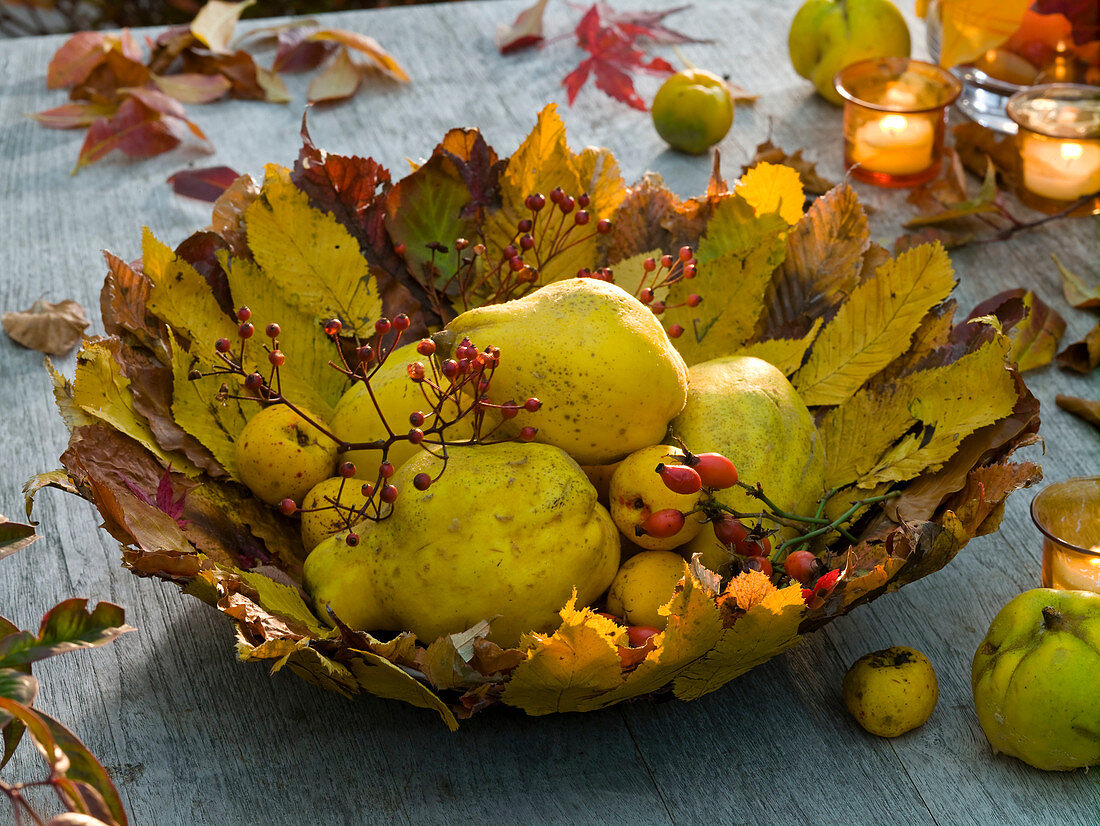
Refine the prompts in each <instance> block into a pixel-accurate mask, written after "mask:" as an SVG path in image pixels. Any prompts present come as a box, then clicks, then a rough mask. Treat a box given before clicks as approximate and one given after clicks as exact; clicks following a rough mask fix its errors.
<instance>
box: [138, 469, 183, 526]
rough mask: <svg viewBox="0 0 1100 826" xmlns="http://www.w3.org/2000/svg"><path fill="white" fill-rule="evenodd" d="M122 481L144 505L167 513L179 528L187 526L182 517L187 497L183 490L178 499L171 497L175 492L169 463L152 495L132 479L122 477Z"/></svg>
mask: <svg viewBox="0 0 1100 826" xmlns="http://www.w3.org/2000/svg"><path fill="white" fill-rule="evenodd" d="M123 481H124V482H125V483H126V487H128V488H129V489H130V492H131V493H132V494H134V496H136V497H137V498H138V499H140V500H141V501H142V502H144V503H145V504H146V505H149V506H150V507H153V508H156V509H157V510H158V511H161V512H162V513H166V514H168V516H170V517H172V518H173V519H174V520H175V521H176V524H177V525H179V526H180V528H186V527H187V525H188V522H187V520H186V519H184V518H183V507H184V501H185V500H186V499H187V491H184V492H183V493H182V494H180V498H179V499H173V498H172V497H173V495H174V494H175V490H174V489H173V488H172V466H171V465H169V466H168V467H167V468H166V469H165V471H164V475H163V476H161V477H160V482H159V484H158V485H157V491H156V493H155V494H153V495H152V496H150V495H149V494H147V493H146V492H145V491H143V490H142V489H141V488H139V487H138V486H137V485H136V484H134V482H133V480H131V479H129V478H124V479H123Z"/></svg>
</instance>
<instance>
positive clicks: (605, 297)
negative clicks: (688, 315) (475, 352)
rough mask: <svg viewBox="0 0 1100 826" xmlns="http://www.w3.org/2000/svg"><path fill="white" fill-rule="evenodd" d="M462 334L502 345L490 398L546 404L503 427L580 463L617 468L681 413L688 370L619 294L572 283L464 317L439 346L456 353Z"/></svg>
mask: <svg viewBox="0 0 1100 826" xmlns="http://www.w3.org/2000/svg"><path fill="white" fill-rule="evenodd" d="M464 336H468V337H469V338H470V340H471V341H472V342H473V343H474V344H475V345H476V346H478V347H479V348H484V347H485V346H487V345H494V346H496V347H499V348H500V353H501V355H500V366H499V367H498V368H497V369H496V372H495V373H494V375H493V383H492V387H491V389H490V396H491V397H492V399H493V400H494V401H497V402H505V401H509V400H514V401H518V402H520V403H522V402H523V400H524V399H526V398H530V397H535V398H538V399H539V400H540V401H541V402H542V408H541V409H540V410H539V411H538V412H536V413H527V414H521V415H519V416H517V417H516V418H514V419H511V420H509V421H507V422H505V427H506V432H508V433H510V434H512V435H514V434H515V433H516V432H518V430H519V428H521V427H523V426H525V425H531V426H534V427H536V428H538V434H537V435H536V437H535V438H536V440H537V441H540V442H543V443H545V444H551V445H555V446H557V447H560V448H561V449H562V450H564V451H566V452H567V453H568V454H569V455H570V456H572V457H573V458H574V459H576V460H577V461H578V462H580V463H581V464H582V465H600V464H607V463H610V462H614V461H616V460H618V459H621V458H622V457H623V456H626V455H627V454H628V453H631V452H633V451H635V450H637V449H638V448H641V447H645V446H647V445H652V444H656V443H657V442H660V441H662V440H663V439H664V437H665V433H666V431H667V430H668V423H669V421H670V420H671V419H672V417H673V416H675V415H676V414H677V413H679V412H680V411H681V410H682V409H683V407H684V401H685V399H686V398H687V367H686V366H685V364H684V360H683V358H681V356H680V354H679V353H678V352H677V351H676V349H675V348H674V347H673V346H672V342H671V341H670V340H669V338H668V335H667V334H666V333H665V330H664V328H663V327H662V326H661V323H660V322H659V321H658V320H657V318H656V316H654V315H653V313H652V312H650V310H649V309H647V308H646V307H645V305H643V304H642V303H641V302H640V301H638V300H637V299H636V298H634V297H633V296H632V295H630V294H629V293H627V292H626V291H625V290H623V289H621V288H620V287H617V286H615V285H614V284H609V283H607V282H605V281H600V280H599V279H595V278H568V279H565V280H563V281H556V282H554V283H553V284H548V285H546V286H545V287H541V288H540V289H538V290H535V291H534V292H532V293H531V294H530V295H526V296H524V297H523V298H520V299H516V300H515V301H507V302H505V303H503V304H494V305H490V306H487V307H479V308H477V309H474V310H469V311H467V312H465V313H462V314H461V315H459V316H458V317H457V318H455V319H454V320H453V321H451V323H450V324H448V325H447V328H446V330H444V331H443V333H441V334H438V337H437V341H438V343H439V344H440V345H441V349H443V350H444V351H447V352H453V349H454V348H455V347H457V345H458V343H459V342H460V341H461V340H462V338H463V337H464Z"/></svg>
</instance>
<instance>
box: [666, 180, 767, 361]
mask: <svg viewBox="0 0 1100 826" xmlns="http://www.w3.org/2000/svg"><path fill="white" fill-rule="evenodd" d="M787 229H788V226H787V223H786V221H784V220H783V219H782V218H781V217H779V216H778V215H777V214H775V213H768V214H766V215H762V216H757V215H756V214H755V213H754V211H753V208H752V206H751V205H749V203H748V202H747V201H745V200H743V199H742V198H740V197H737V196H734V197H732V198H726V199H724V200H723V201H721V202H720V203H719V205H718V206H717V207H716V208H715V212H714V217H712V218H711V222H710V224H709V225H708V227H707V235H706V237H704V238H703V240H702V242H701V243H700V244H699V250H698V253H697V255H696V260H697V261H698V264H697V267H696V276H695V278H692V279H686V278H685V279H680V280H679V281H677V282H676V283H675V284H673V285H672V287H671V288H670V289H669V293H668V299H667V300H668V303H669V309H668V310H666V311H665V313H664V314H663V315H662V316H661V321H662V323H663V324H664V325H665V327H666V329H667V328H668V327H669V326H671V325H673V324H679V325H680V326H681V327H683V328H684V332H683V334H682V335H681V336H680V337H679V338H677V339H675V340H674V341H673V343H674V345H675V347H676V349H677V350H679V352H680V355H682V356H683V357H684V360H685V361H686V362H687V363H688V364H689V365H691V364H698V363H699V362H703V361H709V360H710V359H713V358H718V357H719V356H728V355H731V354H733V353H735V352H737V350H739V349H741V347H742V346H744V345H745V343H746V342H748V341H749V340H750V339H751V338H752V337H753V333H754V330H755V328H756V322H757V319H758V318H759V317H760V313H761V311H762V309H763V306H764V294H765V291H766V290H767V287H768V283H769V282H770V280H771V276H772V271H773V270H775V268H776V266H778V264H779V263H780V262H781V261H782V260H783V255H784V253H785V250H786V246H785V240H784V235H785V233H786V231H787ZM718 249H722V250H726V251H725V252H722V253H721V254H716V252H717V250H718ZM692 293H695V294H697V295H699V296H701V298H702V301H701V303H700V304H699V305H698V306H696V307H689V306H686V304H685V302H686V301H687V299H688V296H689V295H691V294H692ZM676 305H680V306H676Z"/></svg>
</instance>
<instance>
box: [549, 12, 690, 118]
mask: <svg viewBox="0 0 1100 826" xmlns="http://www.w3.org/2000/svg"><path fill="white" fill-rule="evenodd" d="M667 13H670V12H666V13H665V14H667ZM606 15H611V17H610V19H607V17H606ZM663 16H664V14H662V13H660V12H651V13H644V12H643V13H636V14H633V15H620V14H618V13H616V12H614V11H613V10H612V9H611V8H610V7H608V6H607V5H606V4H604V3H594V4H593V5H592V6H591V8H589V9H588V11H586V12H585V14H584V17H582V18H581V21H580V23H578V24H577V28H576V35H577V44H578V45H579V46H580V47H581V48H582V49H584V50H585V51H586V52H588V54H589V57H587V58H585V59H584V60H582V61H581V62H580V65H579V66H577V68H576V69H574V70H573V71H572V72H570V73H569V74H568V75H566V77H565V79H564V80H562V85H563V86H564V87H565V90H566V93H567V94H568V99H569V103H570V105H572V103H573V101H574V100H576V97H577V93H578V92H580V90H581V87H582V86H584V84H585V82H586V81H587V80H588V78H589V76H590V75H591V76H593V77H595V80H596V88H597V89H600V90H601V91H603V92H606V93H607V94H608V95H610V96H611V97H613V98H615V100H618V101H622V102H623V103H625V104H627V105H628V106H632V107H633V108H635V109H640V110H642V111H643V112H644V111H646V108H647V107H646V105H645V101H643V100H642V99H641V98H640V97H639V96H638V93H637V92H636V91H635V89H634V79H633V77H632V73H633V72H637V71H642V72H648V73H650V74H657V75H660V74H667V75H670V74H674V73H675V71H676V70H675V69H674V68H673V67H672V65H671V64H670V63H669V62H668V61H667V60H664V59H663V58H660V57H650V56H649V55H648V54H646V53H645V51H644V50H642V49H640V48H638V47H637V45H636V41H637V40H639V39H649V40H652V41H653V42H662V40H661V38H664V37H666V36H667V35H666V34H664V32H667V31H670V30H667V29H665V28H664V27H663V26H659V25H658V26H657V27H656V30H654V28H653V27H652V26H648V25H645V23H649V22H654V21H659V20H660V19H661V18H662V17H663ZM638 21H641V22H638ZM672 34H675V32H673V33H672ZM663 42H667V41H663Z"/></svg>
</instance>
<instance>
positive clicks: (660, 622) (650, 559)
mask: <svg viewBox="0 0 1100 826" xmlns="http://www.w3.org/2000/svg"><path fill="white" fill-rule="evenodd" d="M683 578H684V558H683V557H682V556H680V555H679V554H677V553H673V552H672V551H642V552H641V553H637V554H635V555H634V556H632V557H630V559H628V560H627V561H626V562H624V563H623V565H622V567H621V568H619V571H618V573H616V574H615V579H614V580H612V582H611V589H610V590H609V591H608V592H607V610H608V612H609V613H611V614H614V615H615V616H617V617H622V618H623V619H624V620H626V622H627V623H629V624H630V625H649V626H652V627H653V628H664V627H665V625H666V624H667V623H668V617H664V616H661V614H660V611H659V609H660V608H661V607H662V606H663V605H667V604H668V601H669V600H670V599H672V596H673V593H674V592H675V591H676V585H677V583H679V581H680V580H681V579H683Z"/></svg>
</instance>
